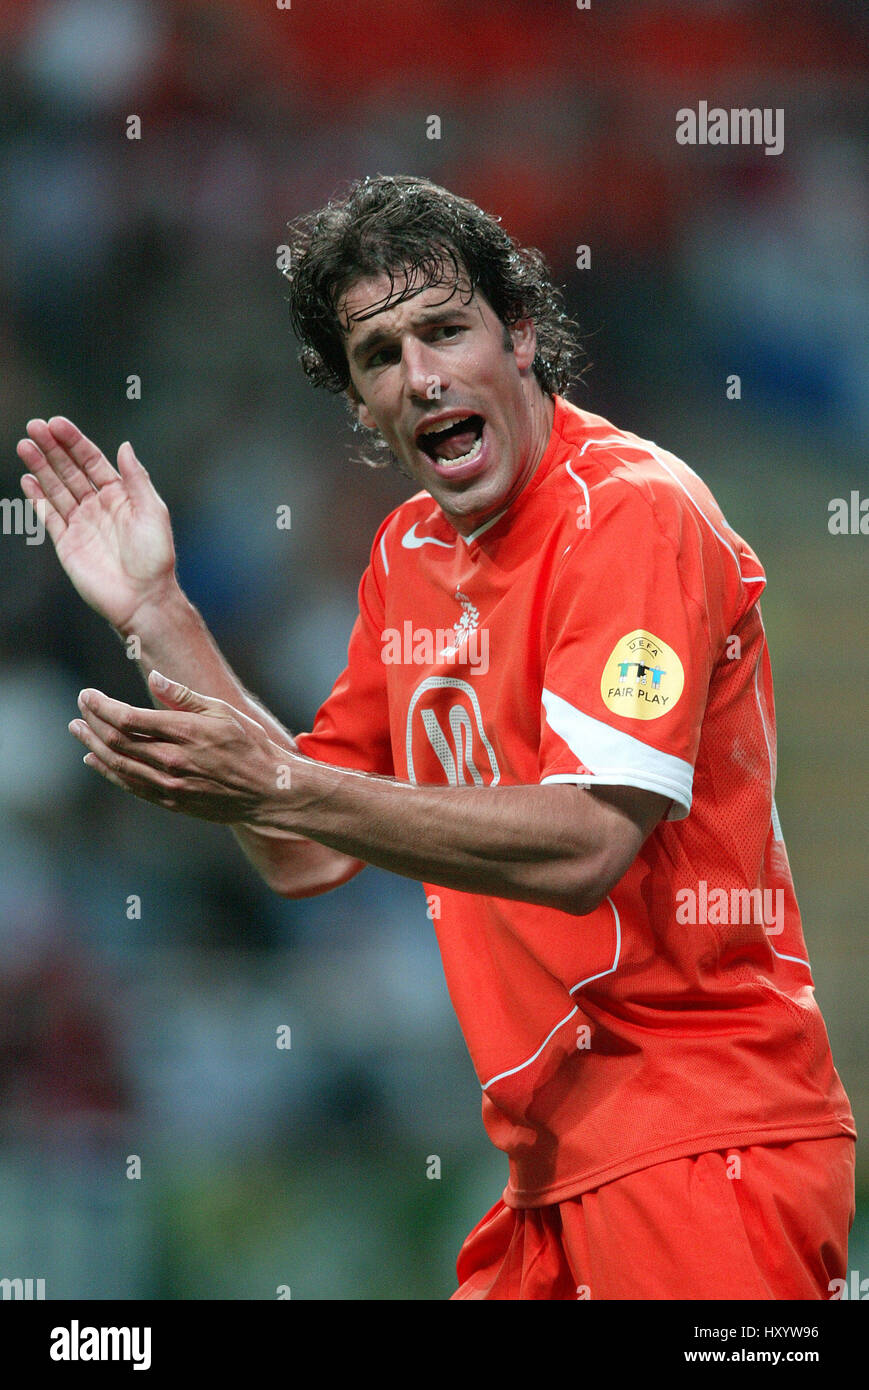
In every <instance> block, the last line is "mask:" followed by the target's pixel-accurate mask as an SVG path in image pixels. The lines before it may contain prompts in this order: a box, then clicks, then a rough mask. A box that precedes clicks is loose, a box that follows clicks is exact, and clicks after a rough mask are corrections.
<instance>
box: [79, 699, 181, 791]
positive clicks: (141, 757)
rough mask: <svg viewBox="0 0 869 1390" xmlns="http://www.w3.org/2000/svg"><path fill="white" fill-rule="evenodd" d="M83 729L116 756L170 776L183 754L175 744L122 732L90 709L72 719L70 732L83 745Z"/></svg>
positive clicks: (179, 763)
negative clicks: (87, 730) (80, 716)
mask: <svg viewBox="0 0 869 1390" xmlns="http://www.w3.org/2000/svg"><path fill="white" fill-rule="evenodd" d="M86 729H90V731H91V733H92V734H94V735H95V737H96V738H98V739H99V740H100V743H101V744H102V746H103V747H104V748H106V749H108V750H109V752H110V753H112V754H113V755H114V756H116V757H123V758H128V759H129V760H130V762H131V763H137V764H142V765H144V766H145V767H150V768H156V769H157V771H158V772H166V773H170V774H171V775H173V776H174V775H175V773H176V771H177V770H178V769H179V768H180V765H181V758H182V757H183V754H182V753H181V752H180V750H179V747H178V744H177V743H164V742H161V741H160V740H159V739H155V738H143V737H142V736H141V735H138V734H133V733H121V731H120V730H119V729H117V728H116V727H115V725H114V724H107V723H106V721H105V720H104V719H100V718H99V717H98V716H97V715H96V714H94V712H93V710H88V709H87V708H86V707H82V718H81V719H73V720H71V721H70V724H69V731H70V733H71V734H74V735H75V737H76V738H78V739H80V740H81V742H82V743H85V744H86V746H90V745H88V744H87V742H86V739H85V737H84V734H85V730H86Z"/></svg>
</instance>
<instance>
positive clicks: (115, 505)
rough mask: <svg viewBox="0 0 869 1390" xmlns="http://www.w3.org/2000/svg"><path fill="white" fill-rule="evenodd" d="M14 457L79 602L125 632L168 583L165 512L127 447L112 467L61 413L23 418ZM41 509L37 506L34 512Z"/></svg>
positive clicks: (171, 578)
mask: <svg viewBox="0 0 869 1390" xmlns="http://www.w3.org/2000/svg"><path fill="white" fill-rule="evenodd" d="M27 434H28V436H29V438H27V439H22V440H21V441H20V443H19V445H18V457H19V458H20V459H21V461H22V463H23V464H25V466H26V467H27V468H29V469H30V470H31V471H30V472H29V473H26V474H25V475H24V477H23V478H22V479H21V490H22V492H23V493H24V495H25V497H27V498H28V499H29V500H30V501H31V502H33V503H37V502H42V503H43V504H44V520H45V527H46V530H47V531H48V534H49V535H50V536H51V539H52V541H53V542H54V548H55V551H56V552H57V558H58V559H59V560H60V563H61V564H62V565H63V568H64V569H65V570H66V572H67V574H68V575H69V578H70V580H71V581H72V583H73V585H74V586H75V588H76V590H77V591H78V593H79V594H80V595H81V597H82V598H83V599H84V601H85V603H87V604H89V605H90V607H91V608H93V609H95V610H96V612H97V613H99V614H100V615H101V616H102V617H104V618H106V619H107V620H108V622H110V623H111V625H112V627H114V628H116V629H117V630H118V631H119V632H122V633H124V634H126V633H129V632H130V631H132V630H133V627H134V624H135V617H136V613H137V612H138V611H139V609H140V608H142V607H143V606H144V605H149V606H152V605H154V604H159V603H160V602H161V601H162V600H163V599H164V597H166V596H167V595H168V594H169V593H171V592H172V590H173V588H174V586H175V546H174V543H173V540H172V526H171V523H170V520H169V511H168V508H167V507H166V504H165V502H164V501H163V499H162V498H161V497H160V496H159V495H158V494H157V492H156V491H155V490H154V487H153V485H152V483H151V479H150V478H149V476H148V474H147V472H146V470H145V469H144V468H143V466H142V464H141V463H140V462H139V460H138V459H137V458H136V455H135V454H134V453H133V447H132V445H131V444H129V443H127V444H122V445H121V447H120V449H119V450H118V467H117V469H115V468H113V467H112V465H111V464H110V463H109V461H108V459H107V458H106V456H105V454H103V453H101V452H100V450H99V449H98V448H97V447H96V445H95V444H92V443H91V441H90V440H89V439H86V438H85V436H84V435H83V434H82V432H81V430H80V429H78V428H77V426H75V425H74V424H73V423H72V421H70V420H66V419H64V417H63V416H62V415H55V416H53V417H52V419H51V420H49V421H47V422H46V421H45V420H30V421H29V422H28V425H27ZM41 510H42V509H41Z"/></svg>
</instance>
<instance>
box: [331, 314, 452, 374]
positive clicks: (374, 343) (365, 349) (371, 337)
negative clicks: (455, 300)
mask: <svg viewBox="0 0 869 1390" xmlns="http://www.w3.org/2000/svg"><path fill="white" fill-rule="evenodd" d="M469 312H470V311H469V309H468V307H467V306H466V305H464V304H462V305H459V306H458V307H456V306H453V307H452V308H450V309H432V310H431V311H430V312H428V313H423V314H420V316H419V318H418V319H416V320H415V322H416V324H419V325H428V324H439V323H454V322H455V321H456V319H457V318H461V317H463V315H466V314H468V313H469ZM394 337H395V335H394V334H393V333H390V332H389V331H388V329H385V328H375V329H373V330H372V332H371V333H366V335H365V337H364V338H360V340H359V342H358V343H357V344H356V346H355V347H354V349H353V352H352V356H353V358H354V360H355V361H356V362H361V361H362V359H363V357H365V356H367V354H368V353H369V352H371V351H372V349H373V348H377V347H380V346H381V345H382V344H383V343H388V342H390V341H391V340H392V339H393V338H394Z"/></svg>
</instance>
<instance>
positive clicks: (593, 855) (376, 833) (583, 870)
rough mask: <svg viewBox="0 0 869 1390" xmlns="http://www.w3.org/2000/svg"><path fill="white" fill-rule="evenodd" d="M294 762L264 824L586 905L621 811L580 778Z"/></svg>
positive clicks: (386, 859) (493, 885) (388, 861)
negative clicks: (381, 770)
mask: <svg viewBox="0 0 869 1390" xmlns="http://www.w3.org/2000/svg"><path fill="white" fill-rule="evenodd" d="M292 769H293V771H292V789H291V791H290V792H289V793H288V794H287V799H286V801H285V803H284V804H283V805H281V801H280V795H279V794H278V796H277V797H275V798H270V799H269V803H268V807H267V808H266V807H264V810H263V816H264V818H265V819H266V823H268V824H271V825H273V826H276V827H281V828H290V829H292V830H294V831H295V832H296V833H298V834H302V835H305V836H307V837H309V838H310V839H313V840H316V841H318V842H319V843H320V844H323V845H327V846H329V847H330V848H332V849H333V850H337V851H339V852H340V853H342V854H346V855H350V856H353V857H355V858H358V859H362V860H365V861H366V862H367V863H370V864H375V865H377V866H378V867H380V868H383V869H389V870H391V871H392V872H393V873H397V874H402V875H404V876H406V877H408V878H414V879H420V880H422V881H424V882H427V883H432V884H436V885H441V886H443V887H447V888H457V889H462V890H466V891H470V892H474V893H487V894H491V895H493V896H495V897H503V898H515V899H520V900H522V901H525V902H535V903H541V904H543V905H545V906H549V907H559V908H562V909H564V910H567V911H572V912H578V913H583V912H588V911H590V910H591V909H592V907H594V906H596V903H597V901H599V896H600V885H601V883H602V882H604V881H608V879H607V876H608V875H609V874H610V873H611V871H612V868H613V855H612V840H611V839H610V836H609V834H608V830H609V828H610V823H611V824H612V828H613V829H615V819H616V817H617V812H616V811H614V810H613V809H612V808H610V807H606V806H601V805H600V804H599V803H598V802H596V801H594V800H593V799H592V798H590V797H589V795H588V794H587V793H586V792H584V791H583V790H582V789H581V788H579V787H576V786H572V785H569V784H555V785H550V786H520V787H414V786H411V785H410V784H408V783H405V782H398V781H394V780H393V779H391V778H383V777H374V776H370V775H367V774H364V773H356V772H350V771H346V770H342V769H338V768H333V767H329V766H326V765H323V764H319V763H314V762H312V761H310V760H309V759H301V758H294V760H293V764H292ZM258 821H259V818H258ZM619 830H620V832H621V838H623V831H624V827H623V823H622V824H621V825H620V826H619ZM615 838H616V837H615V836H614V837H613V840H614V839H615ZM640 842H641V841H640V837H639V836H638V837H637V842H636V849H639V844H640ZM636 849H635V850H634V851H633V853H635V852H636ZM633 853H632V854H631V858H633ZM625 867H627V865H625ZM619 876H620V875H619Z"/></svg>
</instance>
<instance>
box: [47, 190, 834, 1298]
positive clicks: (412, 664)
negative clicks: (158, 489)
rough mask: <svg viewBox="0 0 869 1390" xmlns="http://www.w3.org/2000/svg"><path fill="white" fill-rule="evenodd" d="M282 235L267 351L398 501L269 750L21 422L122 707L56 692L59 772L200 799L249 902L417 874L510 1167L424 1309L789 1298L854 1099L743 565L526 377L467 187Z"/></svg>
mask: <svg viewBox="0 0 869 1390" xmlns="http://www.w3.org/2000/svg"><path fill="white" fill-rule="evenodd" d="M291 249H292V261H291V265H290V269H289V270H288V272H287V275H288V279H289V281H290V285H291V294H292V313H293V321H294V325H295V327H296V330H297V332H298V334H299V335H300V337H301V341H302V345H303V347H302V358H301V360H302V363H303V366H304V369H305V371H306V372H307V374H308V376H309V377H310V378H311V380H312V381H313V382H314V383H315V384H317V385H321V386H325V387H327V388H328V389H330V390H332V391H333V392H336V393H338V392H340V393H344V394H345V396H346V399H347V401H348V403H349V405H350V408H351V411H352V412H353V415H354V418H355V420H356V421H357V422H358V424H359V426H360V427H361V428H362V429H363V430H364V431H366V432H367V434H368V436H369V439H370V440H371V442H372V443H373V444H375V445H376V446H377V447H378V448H379V449H380V451H381V453H382V454H383V453H385V455H386V456H387V457H391V458H392V460H393V462H394V464H395V465H396V466H397V467H398V468H399V469H400V470H401V471H402V472H403V473H405V474H406V475H407V476H408V477H409V478H412V479H413V480H414V481H415V482H417V483H418V484H419V488H420V491H418V492H417V493H416V495H415V496H413V497H412V498H411V499H410V500H409V501H407V502H404V503H403V504H402V505H401V506H399V507H397V508H396V509H395V511H393V512H392V513H391V515H390V516H388V517H387V518H386V520H385V521H384V522H383V523H382V525H381V526H380V528H379V530H378V532H377V534H376V536H375V537H374V541H373V545H372V548H371V560H370V564H369V565H368V568H367V569H366V571H365V573H364V575H363V576H362V580H361V583H360V586H359V614H358V618H357V621H356V624H355V627H354V630H353V633H352V636H351V639H350V644H349V651H348V659H347V667H346V670H345V671H344V672H343V673H342V674H341V675H340V676H339V677H338V679H337V681H336V683H335V686H334V688H333V690H332V692H331V695H330V696H329V697H328V699H327V700H326V702H325V703H324V705H323V706H322V708H321V709H320V710H319V712H318V714H317V717H316V720H315V723H314V726H313V728H312V730H311V731H310V732H308V733H305V734H301V735H299V736H298V737H296V738H295V739H293V738H292V737H291V736H290V735H289V734H288V732H287V731H286V730H285V729H284V728H282V727H281V725H280V724H279V723H278V722H277V721H276V720H275V719H274V718H273V717H272V716H270V715H269V714H268V713H267V712H266V711H265V710H264V709H263V708H262V707H261V706H260V705H259V704H258V703H257V702H256V701H255V699H254V698H253V697H252V696H251V695H249V694H248V692H247V691H246V690H245V689H244V688H243V687H242V685H241V684H240V682H239V681H238V679H237V678H236V677H235V676H234V675H233V673H232V672H231V671H230V670H229V668H228V667H227V665H226V663H225V662H224V660H223V658H222V657H221V655H220V653H219V652H218V650H217V649H216V647H215V645H214V643H213V641H212V640H211V638H210V637H209V634H208V632H207V631H206V629H205V626H204V624H203V622H202V619H201V617H200V616H199V614H198V613H197V612H196V611H195V610H194V608H193V607H192V606H191V604H190V603H189V602H188V601H187V599H186V598H185V597H184V595H183V594H182V593H181V591H180V589H179V587H178V584H177V581H176V579H175V573H174V568H175V567H174V550H173V543H172V534H171V528H170V524H169V519H168V515H167V512H166V508H165V506H164V505H163V503H162V502H161V500H160V499H159V497H158V496H157V494H156V493H155V491H154V489H153V487H152V485H151V483H150V480H149V478H148V475H147V473H146V471H145V469H144V468H143V467H142V465H141V464H140V463H139V462H138V460H137V458H136V457H135V455H134V453H133V450H132V448H131V446H130V445H129V444H124V445H122V446H121V448H120V450H119V452H118V466H117V469H115V468H114V467H113V466H112V465H111V464H110V463H109V462H108V460H107V459H106V458H105V456H104V455H103V454H102V453H101V452H100V451H99V450H98V449H97V448H96V447H95V446H94V445H93V444H92V443H90V442H89V441H88V440H87V439H85V438H84V436H83V435H82V434H81V433H80V431H79V430H78V429H77V428H76V427H75V426H74V425H73V424H72V423H70V422H69V421H68V420H65V419H63V418H61V417H56V418H54V419H52V420H50V421H48V422H45V421H41V420H33V421H31V422H30V424H29V425H28V435H29V439H28V440H26V441H22V443H21V444H20V445H19V453H20V457H21V458H22V460H23V461H24V462H25V464H26V466H27V467H28V468H29V469H30V470H31V471H30V473H29V474H28V475H27V476H26V477H25V478H24V479H23V481H22V487H23V490H24V492H25V495H26V496H27V497H28V498H30V499H31V500H32V501H34V502H35V501H39V500H40V499H42V500H43V501H44V504H45V520H46V525H47V528H48V531H49V533H50V535H51V537H52V540H53V542H54V544H55V546H56V549H57V554H58V556H59V558H60V560H61V562H62V563H63V565H64V566H65V568H66V570H67V572H68V574H69V577H70V579H71V580H72V582H73V583H74V585H75V586H76V588H77V589H78V591H79V593H80V594H81V595H82V597H83V598H84V599H85V600H87V601H88V602H89V603H91V604H92V605H93V606H94V607H95V608H96V609H97V610H98V611H99V612H101V613H102V614H103V615H104V616H105V617H106V618H107V619H108V621H109V622H110V623H111V624H112V626H113V627H114V628H115V629H116V630H117V631H118V632H119V633H120V634H121V635H123V636H124V637H127V636H129V635H131V634H134V633H135V634H136V635H137V636H138V637H139V639H140V641H141V649H142V668H143V671H144V672H145V673H146V675H147V678H148V681H149V689H150V693H151V695H152V697H153V699H154V700H155V702H156V703H157V705H158V708H155V709H137V708H133V707H131V706H129V705H126V704H124V703H121V702H118V701H115V700H112V699H110V698H108V697H107V696H106V695H104V694H103V693H101V692H99V691H95V690H86V691H84V692H83V693H82V696H81V699H80V709H81V717H80V718H78V719H76V720H74V721H73V722H72V724H71V726H70V727H71V729H72V732H73V733H74V734H75V735H76V736H77V737H78V738H79V739H80V740H81V742H82V743H83V744H84V746H85V747H86V749H87V750H88V753H87V756H86V761H87V762H88V764H89V766H91V767H92V768H94V769H95V770H96V771H97V772H99V773H100V774H102V776H103V777H104V778H106V779H107V780H108V781H109V782H111V783H113V784H114V785H116V786H117V787H121V788H124V789H126V790H127V791H130V792H134V793H135V794H137V795H138V796H141V797H143V798H145V799H147V800H150V801H153V802H155V803H156V804H157V805H161V806H164V807H167V808H168V809H170V810H174V811H182V812H185V813H187V814H189V815H193V816H200V817H204V818H206V819H211V820H215V821H223V822H226V823H228V824H229V825H230V826H231V827H232V829H233V831H234V833H235V835H236V836H237V838H238V840H239V842H240V843H241V845H242V847H243V848H244V850H245V851H246V852H247V854H248V855H249V857H250V859H251V860H252V862H253V863H254V865H255V866H256V867H257V869H258V870H259V871H260V872H261V873H262V874H263V875H264V877H265V878H266V880H267V881H268V883H269V884H270V885H271V886H272V887H273V888H274V889H275V890H276V891H277V892H278V893H281V894H284V895H286V896H287V897H291V898H292V897H303V896H305V895H308V894H313V893H320V892H325V891H327V890H328V889H332V888H335V887H336V886H338V885H339V884H341V883H344V882H345V881H346V880H347V879H349V878H350V877H351V876H352V875H353V874H355V873H356V872H358V871H359V870H360V869H361V868H362V867H363V865H364V864H365V863H370V864H376V865H379V866H381V867H383V868H386V869H390V870H392V871H394V872H395V873H398V874H403V875H406V876H408V877H411V878H414V879H419V880H421V881H422V882H423V883H424V885H425V890H426V893H427V894H430V895H435V896H436V899H437V900H438V902H439V915H438V913H435V918H436V921H435V927H436V930H437V935H438V940H439V944H440V949H441V954H442V958H443V964H444V969H445V972H446V978H447V982H448V986H449V990H450V994H451V997H452V1000H453V1003H454V1005H455V1008H456V1011H457V1014H458V1017H459V1020H460V1022H461V1026H462V1029H463V1031H464V1035H465V1038H466V1040H467V1045H468V1048H469V1051H470V1054H471V1058H472V1060H473V1064H474V1067H475V1069H476V1072H477V1076H478V1077H479V1081H480V1085H481V1087H482V1108H483V1121H484V1124H485V1126H486V1129H487V1131H488V1134H489V1136H490V1138H491V1139H492V1141H493V1143H494V1144H496V1145H497V1147H498V1148H500V1149H502V1150H503V1151H504V1153H505V1154H506V1155H507V1157H508V1159H509V1182H508V1184H507V1186H506V1188H505V1191H504V1193H503V1196H502V1198H501V1199H500V1200H499V1201H497V1202H496V1203H495V1205H494V1206H493V1207H492V1209H491V1211H489V1213H488V1214H487V1215H486V1216H485V1217H484V1218H483V1220H482V1221H481V1222H480V1223H479V1225H478V1226H477V1227H476V1228H475V1230H474V1231H473V1232H472V1233H471V1235H470V1236H469V1237H468V1239H467V1241H466V1242H465V1244H464V1246H463V1248H462V1251H461V1254H460V1256H459V1263H458V1279H459V1287H458V1289H457V1290H456V1291H455V1293H454V1294H453V1297H454V1298H457V1299H553V1300H567V1299H576V1298H591V1299H823V1298H826V1297H828V1296H829V1293H828V1290H829V1287H830V1282H831V1280H833V1279H835V1278H838V1277H842V1276H843V1275H844V1272H845V1269H846V1263H847V1255H846V1252H847V1237H848V1231H849V1228H850V1225H851V1222H852V1219H853V1191H854V1178H853V1151H854V1142H853V1141H854V1137H855V1133H854V1122H853V1119H852V1116H851V1113H850V1108H849V1104H848V1100H847V1097H846V1095H845V1092H844V1090H843V1088H842V1085H841V1082H840V1080H839V1077H838V1075H837V1073H836V1071H835V1069H834V1067H833V1062H832V1058H831V1055H830V1047H829V1043H828V1039H827V1034H826V1031H825V1028H824V1024H823V1021H822V1018H821V1015H820V1012H819V1010H818V1007H817V1004H816V1002H815V998H814V992H813V984H812V975H811V971H810V967H809V962H808V959H807V955H806V946H805V942H804V940H803V933H802V927H801V923H800V916H799V911H798V908H797V903H796V899H795V896H794V889H793V885H792V881H791V875H790V871H789V867H788V860H787V856H786V853H785V847H784V843H783V840H782V833H781V828H780V825H779V821H778V817H777V815H776V809H775V802H774V784H775V718H774V711H773V692H772V682H771V675H770V663H769V657H768V653H767V646H766V640H765V636H764V630H763V625H762V622H761V616H760V609H759V606H758V600H759V598H760V595H761V592H762V590H763V588H764V584H765V577H764V573H763V570H762V568H761V565H760V562H759V561H758V559H757V557H756V556H755V555H754V553H753V552H752V550H751V549H750V548H749V546H748V545H747V544H746V543H745V541H743V540H742V539H741V538H740V537H739V536H738V535H737V534H736V533H735V532H734V531H733V530H732V528H731V527H730V526H729V525H728V523H727V522H726V521H725V519H724V517H723V516H722V514H721V511H720V510H719V508H718V506H717V505H716V502H715V500H714V498H713V497H712V496H711V494H710V492H709V491H708V489H707V488H706V487H705V485H704V484H703V482H702V481H701V479H700V478H699V477H698V476H697V475H696V474H695V473H694V472H693V471H692V470H691V469H690V468H688V467H687V466H686V465H685V464H684V463H682V462H681V461H680V460H679V459H677V458H675V457H674V456H673V455H672V454H670V453H667V452H666V451H665V450H663V449H661V448H659V447H657V446H656V445H655V444H652V443H650V442H648V441H646V440H643V439H640V438H638V437H637V436H636V435H634V434H631V433H629V432H627V431H626V430H623V429H620V428H617V427H616V426H614V425H612V424H610V423H609V422H608V421H607V420H604V419H602V418H600V417H599V416H596V415H594V414H590V413H588V412H586V411H584V410H580V409H578V408H576V407H575V406H574V405H572V404H570V403H569V402H568V401H567V400H566V399H565V396H564V394H563V393H564V391H565V390H566V388H567V385H568V382H569V379H570V374H571V370H572V369H573V367H574V364H575V361H576V349H575V345H574V341H573V338H572V325H571V324H570V323H569V321H568V320H567V318H566V316H565V314H564V311H563V307H562V303H561V299H560V296H559V294H558V292H557V290H556V289H555V287H554V286H553V285H552V284H551V282H550V279H549V276H548V273H547V271H546V268H545V266H544V264H543V262H542V259H541V258H540V257H539V255H538V254H537V253H536V252H532V251H530V250H528V249H523V248H521V247H519V246H518V245H517V244H516V243H515V242H514V241H513V240H512V239H511V238H510V237H509V236H508V235H507V233H506V232H505V231H504V230H503V229H502V228H501V227H500V225H499V223H498V222H497V221H496V220H495V219H494V218H492V217H491V216H489V215H487V214H485V213H484V212H482V211H481V210H480V209H479V208H478V207H476V206H475V205H474V204H472V203H470V202H468V201H466V200H464V199H462V198H459V197H456V196H454V195H453V194H451V193H450V192H448V191H446V190H445V189H442V188H439V187H437V186H435V185H433V184H431V183H429V182H427V181H426V180H422V179H414V178H410V177H402V178H387V177H378V178H372V179H366V180H363V181H361V182H360V183H358V184H356V185H354V186H353V187H352V188H351V190H350V191H349V193H348V194H347V196H346V197H345V198H343V199H336V200H335V201H333V202H332V203H330V204H329V205H327V206H326V207H325V208H324V209H322V210H321V211H320V212H319V213H316V214H313V215H311V216H310V217H307V218H303V219H301V220H300V221H299V222H297V223H296V224H294V227H293V236H292V244H291ZM650 671H651V673H652V679H651V681H650V680H649V679H648V674H649V672H650Z"/></svg>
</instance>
